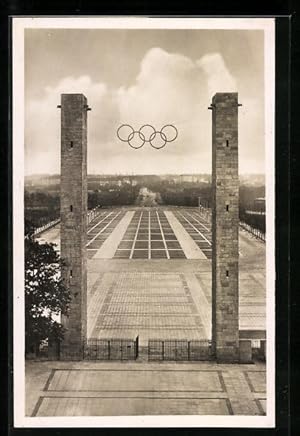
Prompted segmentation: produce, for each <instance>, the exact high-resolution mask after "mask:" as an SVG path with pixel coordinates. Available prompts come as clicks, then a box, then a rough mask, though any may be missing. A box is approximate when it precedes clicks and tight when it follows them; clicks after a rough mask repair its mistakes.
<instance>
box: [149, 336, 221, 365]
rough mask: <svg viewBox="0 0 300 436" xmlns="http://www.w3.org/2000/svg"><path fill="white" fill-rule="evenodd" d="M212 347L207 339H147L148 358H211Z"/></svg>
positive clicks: (157, 359)
mask: <svg viewBox="0 0 300 436" xmlns="http://www.w3.org/2000/svg"><path fill="white" fill-rule="evenodd" d="M212 358H213V355H212V347H211V341H209V340H193V341H188V340H176V339H173V340H162V339H149V341H148V360H152V361H153V360H156V361H159V360H160V361H161V360H173V361H174V360H177V361H178V360H182V361H189V360H190V361H191V360H211V359H212Z"/></svg>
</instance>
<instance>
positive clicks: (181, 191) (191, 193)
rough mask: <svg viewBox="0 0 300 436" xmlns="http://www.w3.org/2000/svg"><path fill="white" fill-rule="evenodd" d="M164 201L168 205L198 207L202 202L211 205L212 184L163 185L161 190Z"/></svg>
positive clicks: (204, 204) (207, 205)
mask: <svg viewBox="0 0 300 436" xmlns="http://www.w3.org/2000/svg"><path fill="white" fill-rule="evenodd" d="M160 194H161V199H162V202H163V203H164V204H165V205H168V206H188V207H196V206H198V204H199V197H200V200H201V204H202V205H203V206H205V207H210V203H211V186H210V185H209V186H208V185H207V184H199V183H197V185H196V184H195V186H194V185H193V186H182V187H174V186H163V187H162V188H161V190H160Z"/></svg>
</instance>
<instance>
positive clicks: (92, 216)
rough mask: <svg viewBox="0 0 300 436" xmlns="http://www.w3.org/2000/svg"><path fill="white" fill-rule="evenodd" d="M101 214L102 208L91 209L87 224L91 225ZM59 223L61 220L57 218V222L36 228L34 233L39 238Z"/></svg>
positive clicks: (50, 222)
mask: <svg viewBox="0 0 300 436" xmlns="http://www.w3.org/2000/svg"><path fill="white" fill-rule="evenodd" d="M99 214H100V206H97V207H94V209H91V210H90V211H88V213H87V224H90V223H91V222H92V221H93V220H94V219H95V218H97V216H98V215H99ZM58 223H60V218H57V219H56V220H52V221H49V222H48V223H47V224H44V225H43V226H40V227H38V228H36V229H35V230H34V232H33V234H34V236H38V235H40V234H41V233H43V232H45V231H46V230H48V229H50V228H51V227H54V226H56V225H57V224H58Z"/></svg>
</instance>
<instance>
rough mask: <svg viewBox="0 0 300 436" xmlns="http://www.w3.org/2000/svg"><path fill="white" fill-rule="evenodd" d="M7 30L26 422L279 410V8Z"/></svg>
mask: <svg viewBox="0 0 300 436" xmlns="http://www.w3.org/2000/svg"><path fill="white" fill-rule="evenodd" d="M12 30H13V36H12V43H13V45H12V49H13V209H14V217H13V219H14V222H13V229H14V244H13V253H14V260H13V262H14V290H13V292H14V294H13V303H14V393H13V395H14V425H15V426H16V427H98V428H101V427H177V428H178V427H185V428H186V427H274V425H275V250H274V239H275V235H274V233H275V230H274V215H275V214H274V197H275V194H274V189H275V188H274V186H275V181H274V180H275V178H274V171H275V170H274V104H275V103H274V102H275V96H274V87H275V21H274V19H273V18H264V19H262V18H260V19H256V18H234V19H229V18H214V19H212V18H172V19H171V18H158V17H153V18H147V17H139V18H137V17H135V18H134V17H124V16H123V17H114V18H110V17H90V18H89V17H85V18H83V17H77V18H75V17H65V18H63V17H57V18H55V17H51V18H42V17H40V18H39V17H36V18H30V17H23V18H21V17H19V18H13V29H12Z"/></svg>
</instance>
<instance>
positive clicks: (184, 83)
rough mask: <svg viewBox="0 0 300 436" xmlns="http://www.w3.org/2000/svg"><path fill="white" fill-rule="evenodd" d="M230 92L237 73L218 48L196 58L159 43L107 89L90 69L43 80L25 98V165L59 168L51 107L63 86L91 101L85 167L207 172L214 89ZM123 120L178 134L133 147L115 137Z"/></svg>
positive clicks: (54, 115) (56, 117) (55, 118)
mask: <svg viewBox="0 0 300 436" xmlns="http://www.w3.org/2000/svg"><path fill="white" fill-rule="evenodd" d="M230 91H237V86H236V80H235V78H234V77H233V76H232V75H231V73H230V72H229V71H228V69H227V67H226V65H225V62H224V60H223V58H222V56H221V55H220V54H219V53H211V54H207V55H205V56H203V57H202V58H201V59H199V60H197V61H196V62H193V61H192V60H191V59H189V58H187V57H185V56H183V55H181V54H176V53H175V54H174V53H173V54H171V53H167V52H166V51H164V50H162V49H160V48H152V49H151V50H149V51H148V52H147V53H146V54H145V56H144V58H143V60H142V62H141V66H140V71H139V73H138V75H137V77H136V79H135V81H134V83H133V84H132V85H131V86H130V87H128V88H125V87H121V88H119V89H117V88H113V89H111V88H108V86H107V85H106V84H105V83H102V82H101V81H99V82H93V81H92V80H91V78H90V77H89V76H82V77H78V78H75V77H66V78H63V79H62V80H61V81H60V82H59V83H58V84H57V86H56V87H47V88H46V89H45V91H44V96H43V98H40V99H36V100H29V101H28V102H27V104H26V150H27V154H26V172H27V173H36V172H40V173H41V172H59V156H60V137H59V135H60V111H59V110H58V109H57V108H56V106H57V105H58V104H59V103H60V94H62V93H83V94H85V95H86V97H87V99H88V103H89V106H90V107H91V108H92V112H89V115H88V138H89V152H88V171H89V172H99V173H101V172H102V173H103V172H121V171H123V172H126V171H129V172H132V171H133V172H143V171H145V172H151V169H152V172H159V171H162V172H171V171H173V172H175V171H179V172H188V171H189V168H190V171H197V170H198V171H210V168H211V112H210V111H208V110H207V107H208V106H209V104H210V102H211V98H212V96H213V95H214V94H215V92H230ZM251 107H252V108H253V104H251ZM245 116H246V115H245ZM246 118H247V116H246ZM251 120H252V121H253V122H254V123H255V119H253V117H252V119H251ZM247 121H249V120H247V119H246V122H247ZM122 123H128V124H131V125H132V126H133V127H134V128H135V129H136V130H138V129H139V128H140V127H141V126H142V125H143V124H152V125H153V126H154V127H155V128H156V130H160V129H161V127H162V126H163V125H164V124H170V123H171V124H175V125H176V127H177V129H178V133H179V135H178V139H177V140H176V141H175V142H171V143H169V144H167V145H166V147H165V148H164V149H162V150H160V151H159V152H158V151H157V150H154V149H152V148H151V147H150V145H149V144H147V143H146V144H145V145H144V147H143V148H142V149H140V150H132V149H131V148H130V147H129V146H128V145H127V144H126V143H124V142H121V141H119V140H118V139H117V136H116V130H117V128H118V126H119V125H120V124H122ZM252 124H253V123H252V122H251V123H250V126H251V127H250V129H253V125H252ZM247 131H249V126H248V128H247ZM168 168H169V169H168Z"/></svg>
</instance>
